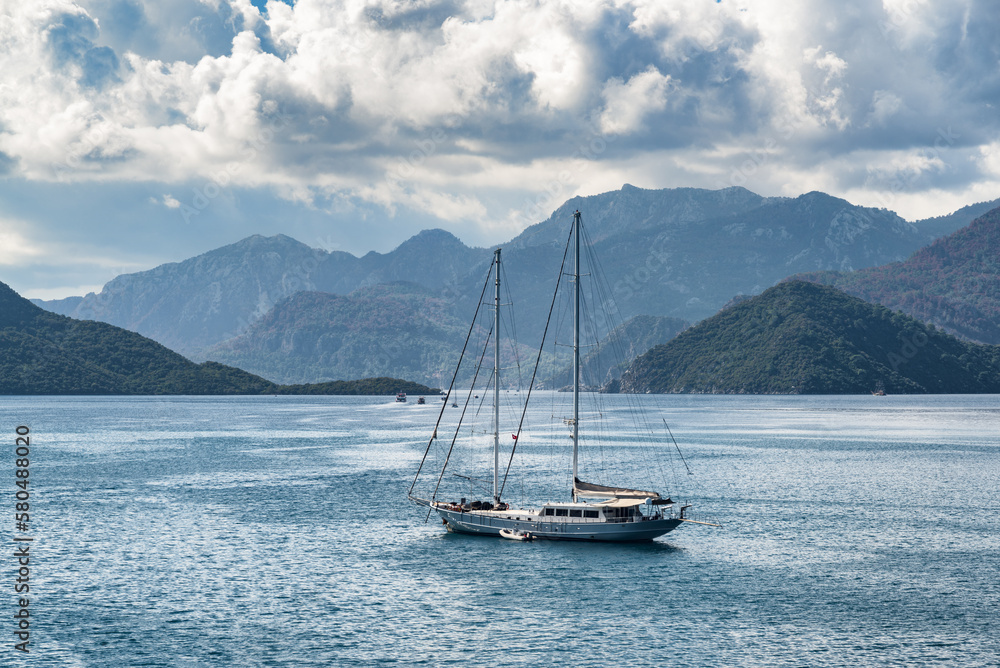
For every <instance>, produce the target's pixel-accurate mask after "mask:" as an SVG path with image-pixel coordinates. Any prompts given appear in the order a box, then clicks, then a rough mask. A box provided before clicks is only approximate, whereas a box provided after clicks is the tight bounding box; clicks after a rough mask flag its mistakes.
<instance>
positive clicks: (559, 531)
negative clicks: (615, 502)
mask: <svg viewBox="0 0 1000 668" xmlns="http://www.w3.org/2000/svg"><path fill="white" fill-rule="evenodd" d="M433 509H434V511H435V512H436V513H437V514H438V515H440V516H441V519H442V520H443V521H444V523H445V525H446V528H447V529H448V531H451V532H454V533H465V534H475V535H479V536H497V537H499V536H500V530H501V529H510V530H513V531H530V532H531V534H532V535H533V536H534V537H535V538H545V539H548V540H582V541H598V542H611V543H619V542H633V541H645V540H653V539H654V538H658V537H660V536H662V535H664V534H666V533H669V532H671V531H673V530H674V529H676V528H677V527H679V526H680V525H681V524H682V523H683V522H684V520H682V519H680V518H673V517H665V518H642V519H640V520H635V521H628V522H567V521H557V520H555V519H553V520H527V521H526V520H523V519H521V520H516V519H511V518H509V517H504V516H503V514H501V513H498V512H492V511H471V512H459V511H455V510H450V509H446V508H440V507H435V508H433Z"/></svg>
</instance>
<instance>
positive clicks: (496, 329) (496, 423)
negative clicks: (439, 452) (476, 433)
mask: <svg viewBox="0 0 1000 668" xmlns="http://www.w3.org/2000/svg"><path fill="white" fill-rule="evenodd" d="M493 254H494V255H495V256H496V259H495V260H494V264H495V265H496V293H495V294H494V296H493V505H494V506H498V505H500V485H499V478H500V249H499V248H498V249H496V251H494V253H493Z"/></svg>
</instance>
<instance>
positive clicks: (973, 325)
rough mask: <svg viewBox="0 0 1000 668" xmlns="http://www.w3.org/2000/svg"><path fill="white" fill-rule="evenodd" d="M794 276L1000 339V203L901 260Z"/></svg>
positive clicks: (971, 335) (965, 334)
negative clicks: (998, 205)
mask: <svg viewBox="0 0 1000 668" xmlns="http://www.w3.org/2000/svg"><path fill="white" fill-rule="evenodd" d="M796 278H800V279H802V280H809V281H814V282H817V283H823V284H825V285H832V286H835V287H837V288H839V289H841V290H843V291H844V292H847V293H849V294H852V295H855V296H858V297H861V298H862V299H864V300H866V301H869V302H874V303H876V304H882V305H883V306H887V307H889V308H891V309H898V310H900V311H903V312H904V313H907V314H909V315H911V316H913V317H914V318H917V319H918V320H922V321H924V322H932V323H934V324H935V325H937V326H938V327H940V328H942V329H944V330H946V331H949V332H951V333H953V334H957V335H958V336H961V337H962V338H965V339H968V340H970V341H978V342H980V343H991V344H1000V208H996V209H993V210H992V211H989V212H987V213H985V214H984V215H982V216H980V217H979V218H977V219H976V220H974V221H973V222H972V223H971V224H969V225H968V226H967V227H964V228H962V229H960V230H958V231H957V232H953V233H952V234H950V235H949V236H947V237H944V238H941V239H937V240H936V241H934V243H932V244H931V245H929V246H926V247H924V248H921V249H920V250H918V251H917V252H916V253H914V254H913V255H912V256H911V257H910V258H908V259H907V260H906V261H904V262H895V263H892V264H887V265H883V266H880V267H871V268H868V269H861V270H858V271H854V272H849V273H842V272H815V273H808V274H801V275H799V276H797V277H796Z"/></svg>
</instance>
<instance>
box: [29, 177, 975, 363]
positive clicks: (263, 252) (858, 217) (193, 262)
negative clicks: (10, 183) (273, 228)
mask: <svg viewBox="0 0 1000 668" xmlns="http://www.w3.org/2000/svg"><path fill="white" fill-rule="evenodd" d="M576 209H580V210H581V211H582V212H583V214H584V220H585V222H586V224H587V227H588V229H589V230H591V234H592V241H593V242H594V246H595V250H596V253H597V255H598V256H599V257H600V261H601V262H602V264H603V266H604V267H605V274H606V275H607V277H608V280H609V284H610V292H611V294H610V295H609V297H610V298H613V299H614V300H615V301H616V302H617V304H618V307H619V310H620V312H621V315H622V318H623V319H628V318H630V317H633V316H636V315H650V316H665V317H674V318H680V319H682V320H686V321H688V322H695V321H698V320H700V319H702V318H705V317H708V316H710V315H712V314H713V313H715V312H716V311H718V309H719V308H721V307H722V306H723V305H725V304H726V303H727V302H728V301H729V300H730V299H732V298H733V296H734V295H739V294H748V295H754V294H759V293H760V292H761V291H763V290H764V289H766V288H768V287H769V286H771V285H774V284H775V283H777V282H778V281H780V280H782V279H784V278H786V277H787V276H789V275H792V274H796V273H801V272H813V271H821V270H839V271H847V270H851V269H858V268H862V267H869V266H876V265H881V264H885V263H887V262H892V261H898V260H902V259H904V258H906V257H908V256H909V255H910V254H911V253H912V252H913V251H915V250H916V249H917V248H919V247H920V246H921V245H923V244H924V243H926V241H927V235H926V234H924V233H922V232H921V231H919V230H918V229H917V228H915V227H914V226H913V225H912V224H910V223H907V222H906V221H905V220H903V219H902V218H900V217H899V216H897V215H896V214H894V213H892V212H890V211H886V210H880V209H871V208H865V207H858V206H855V205H852V204H850V203H849V202H846V201H845V200H842V199H838V198H835V197H831V196H829V195H825V194H823V193H816V192H814V193H807V194H805V195H802V196H799V197H795V198H789V197H775V198H767V197H761V196H760V195H756V194H754V193H752V192H750V191H748V190H746V189H744V188H726V189H723V190H702V189H697V188H677V189H664V190H645V189H641V188H636V187H633V186H630V185H626V186H624V187H623V188H622V189H621V190H617V191H612V192H607V193H602V194H600V195H594V196H590V197H575V198H573V199H571V200H569V201H567V202H566V203H564V204H563V205H562V206H561V207H559V208H558V209H557V210H556V211H555V212H554V213H553V214H552V216H550V217H549V218H548V219H547V220H545V221H543V222H540V223H538V224H536V225H533V226H531V227H529V228H527V229H526V230H524V232H522V233H521V234H519V235H518V236H517V237H515V238H514V239H512V240H511V241H510V242H508V243H507V244H502V246H503V247H504V258H505V267H506V274H507V279H506V280H507V285H508V286H509V288H510V291H511V293H512V295H513V297H514V300H515V304H516V306H517V309H518V323H519V332H520V333H521V334H522V337H523V338H522V341H524V342H526V343H527V344H529V345H537V340H538V339H539V338H540V335H541V329H542V325H543V324H544V319H545V312H546V310H547V304H548V301H549V298H550V296H551V291H552V288H553V286H554V282H555V278H556V275H557V273H558V264H559V260H560V258H561V257H562V251H563V245H564V243H565V240H566V237H567V234H568V228H569V221H570V220H571V214H572V211H574V210H576ZM956 215H957V214H956ZM490 256H491V251H490V250H489V249H477V248H469V247H467V246H465V245H464V244H462V242H461V241H459V240H458V239H457V238H455V237H454V236H453V235H451V234H449V233H448V232H444V231H442V230H426V231H424V232H421V233H420V234H418V235H416V236H414V237H413V238H411V239H409V240H407V241H406V242H404V243H403V244H400V246H399V247H397V248H396V249H394V250H393V251H391V252H389V253H385V254H379V253H374V252H373V253H368V254H367V255H365V256H363V257H355V256H354V255H351V254H349V253H345V252H341V251H334V252H327V251H324V250H319V249H313V248H309V247H308V246H306V245H305V244H301V243H299V242H297V241H295V240H294V239H291V238H289V237H286V236H284V235H278V236H276V237H269V238H265V237H261V236H253V237H249V238H247V239H244V240H242V241H239V242H237V243H235V244H231V245H229V246H225V247H223V248H219V249H216V250H213V251H210V252H208V253H205V254H203V255H200V256H198V257H195V258H191V259H189V260H185V261H183V262H178V263H171V264H166V265H161V266H160V267H156V268H154V269H152V270H149V271H145V272H139V273H136V274H126V275H122V276H119V277H117V278H116V279H114V280H112V281H111V282H109V283H108V284H107V285H106V286H105V288H104V289H103V290H102V291H101V293H99V294H89V295H87V296H85V297H82V298H68V299H64V300H56V301H52V302H37V303H38V304H40V305H42V306H44V307H46V308H51V309H53V310H54V311H56V312H60V313H64V314H66V315H71V316H73V317H77V318H90V319H96V320H101V321H104V322H109V323H112V324H116V325H118V326H122V327H126V328H128V329H131V330H133V331H136V332H139V333H141V334H143V335H145V336H148V337H150V338H153V339H154V340H157V341H160V342H161V343H164V344H165V345H167V346H168V347H170V348H172V349H175V350H178V351H180V352H182V353H183V354H185V355H188V356H189V357H191V358H192V359H196V360H197V359H208V358H209V357H210V351H211V354H213V355H214V354H216V353H217V351H220V350H222V349H221V348H219V345H220V344H222V343H223V342H224V341H226V340H228V339H232V338H234V337H236V336H238V335H240V334H243V333H245V332H247V331H248V330H249V329H250V328H251V326H252V325H254V324H255V323H257V322H259V321H261V319H263V318H264V317H265V316H266V315H267V314H268V313H269V312H270V311H271V309H273V308H274V307H275V306H276V305H277V304H279V303H280V302H282V300H284V299H286V298H288V297H291V296H293V295H294V294H295V293H297V292H301V291H310V292H324V293H330V294H337V295H347V294H350V293H352V292H354V291H356V290H358V289H359V288H365V287H371V286H375V285H379V284H385V283H391V282H397V281H407V282H411V283H415V284H419V285H421V286H422V287H423V288H425V289H427V290H429V291H431V292H432V293H434V294H435V295H437V296H438V297H440V298H441V300H442V302H441V306H442V308H443V310H444V311H443V312H446V313H447V314H448V315H449V316H450V317H451V316H453V317H457V318H459V319H460V320H463V319H465V318H467V317H468V316H469V314H471V312H472V309H474V307H475V299H476V297H477V290H476V289H475V286H477V285H478V284H479V283H480V280H481V276H482V275H484V272H485V268H486V266H487V265H488V263H489V262H490ZM317 326H319V323H317V322H313V323H311V324H310V325H309V327H313V328H314V327H317ZM397 334H398V335H399V336H400V337H403V336H405V334H406V332H405V329H400V330H399V331H398V332H397ZM234 345H235V344H234ZM393 345H404V346H405V345H406V344H405V341H403V342H400V343H398V344H393ZM233 350H235V348H234V349H233ZM283 350H286V351H288V350H290V349H288V348H284V349H283ZM289 354H290V353H289ZM345 354H347V351H346V350H345ZM363 354H364V353H363ZM273 361H274V360H273V359H272V362H273ZM269 363H270V362H269ZM310 364H311V363H310ZM310 364H307V366H309V365H310ZM311 365H312V366H313V367H314V368H315V369H319V368H320V367H321V366H322V365H321V364H320V365H316V364H311ZM352 368H358V367H357V366H355V367H352ZM424 371H425V372H427V371H428V370H427V369H425V370H424ZM425 377H426V376H425ZM322 379H327V378H326V376H323V377H320V376H316V377H313V378H302V379H301V380H322Z"/></svg>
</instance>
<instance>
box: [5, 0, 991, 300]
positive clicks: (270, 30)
mask: <svg viewBox="0 0 1000 668" xmlns="http://www.w3.org/2000/svg"><path fill="white" fill-rule="evenodd" d="M0 7H2V9H0V251H2V252H0V281H3V282H5V283H7V284H9V285H11V286H12V287H13V288H14V289H15V290H18V291H19V292H21V293H22V294H24V295H26V296H30V297H41V298H54V297H64V296H69V295H73V294H83V293H85V292H87V291H89V290H99V289H100V286H101V285H102V284H103V283H104V282H106V281H108V280H110V279H111V278H113V277H114V276H116V275H118V274H120V273H124V272H130V271H136V270H141V269H147V268H150V267H152V266H155V265H157V264H160V263H163V262H170V261H179V260H183V259H185V258H187V257H191V256H193V255H196V254H198V253H202V252H204V251H207V250H210V249H212V248H216V247H218V246H221V245H225V244H227V243H232V242H234V241H237V240H239V239H241V238H243V237H246V236H249V235H250V234H255V233H257V234H266V235H271V234H276V233H279V232H283V233H286V234H288V235H290V236H292V237H295V238H297V239H299V240H300V241H302V242H304V243H307V244H309V245H310V246H314V247H322V248H326V249H329V250H332V249H340V250H346V251H350V252H352V253H355V254H363V253H364V252H367V251H369V250H377V251H380V252H385V251H388V250H391V249H392V248H393V247H395V246H396V245H398V244H399V243H401V242H402V241H404V240H405V239H406V238H408V237H409V236H412V235H413V234H415V233H416V232H418V231H419V230H421V229H425V228H429V227H441V228H444V229H447V230H449V231H451V232H453V233H455V234H456V235H457V236H459V237H460V238H461V239H462V240H463V241H465V242H466V243H468V244H470V245H489V244H492V243H498V242H502V241H505V240H507V239H510V238H511V237H513V236H514V235H515V234H517V233H518V232H519V231H521V230H522V229H523V228H524V227H526V226H527V225H530V224H532V223H534V222H537V221H539V220H542V219H544V218H547V217H548V215H549V214H550V213H551V211H552V210H553V209H555V208H556V207H557V206H558V205H559V204H560V203H561V202H563V201H564V200H565V199H567V198H568V197H571V196H573V195H578V194H583V195H587V194H595V193H599V192H604V191H607V190H614V189H618V188H620V187H621V185H622V184H623V183H631V184H633V185H636V186H640V187H647V188H664V187H680V186H693V187H703V188H723V187H727V186H730V185H741V186H745V187H747V188H749V189H751V190H753V191H755V192H757V193H760V194H763V195H790V196H795V195H799V194H801V193H804V192H808V191H810V190H822V191H824V192H828V193H831V194H833V195H836V196H839V197H843V198H845V199H848V200H850V201H852V202H854V203H857V204H864V205H869V206H883V207H886V208H889V209H892V210H895V211H897V212H898V213H900V214H901V215H902V216H903V217H905V218H907V219H909V220H916V219H919V218H924V217H928V216H933V215H941V214H944V213H949V212H951V211H953V210H955V209H958V208H960V207H961V206H964V205H966V204H971V203H973V202H978V201H984V200H991V199H995V198H997V197H1000V133H998V130H1000V113H998V109H997V104H998V101H1000V39H998V36H1000V12H998V11H997V8H996V4H995V0H992V1H990V0H882V1H881V2H879V1H878V0H874V1H873V0H805V1H803V2H787V0H742V1H740V2H735V1H731V0H721V1H717V0H636V1H634V2H633V1H628V0H608V1H598V0H594V1H587V0H565V1H560V0H549V1H546V2H538V1H536V0H509V1H506V2H505V1H502V0H497V1H489V0H464V1H463V0H451V1H448V0H443V1H440V2H436V1H434V0H426V1H425V0H400V1H394V0H342V1H337V0H301V1H296V2H290V1H289V2H280V1H278V0H267V2H259V1H254V2H251V0H156V1H155V2H154V1H153V0H77V1H76V2H73V1H72V0H32V1H31V2H23V1H22V0H0Z"/></svg>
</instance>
